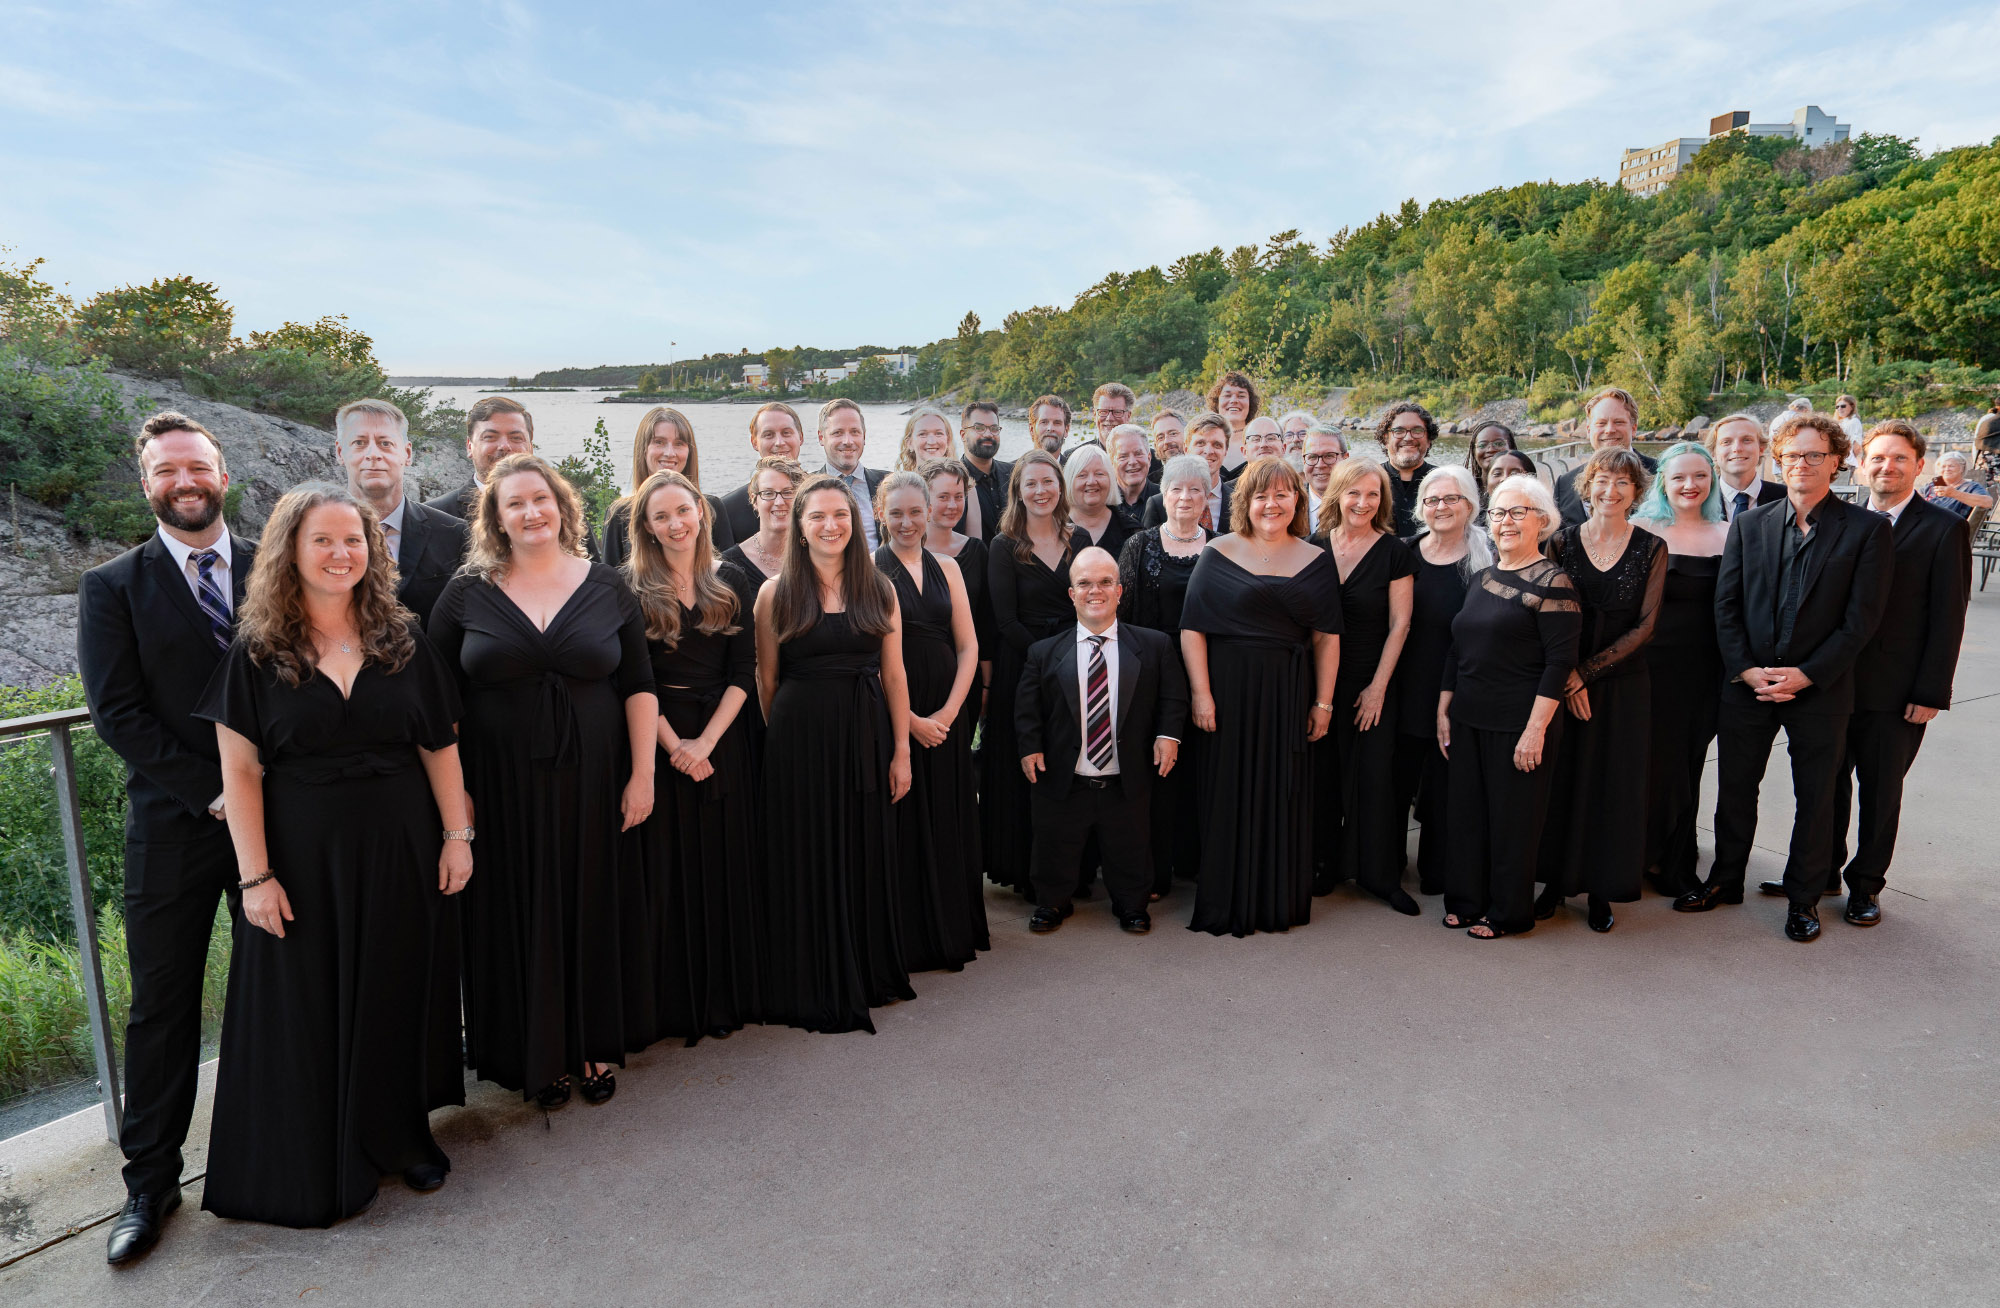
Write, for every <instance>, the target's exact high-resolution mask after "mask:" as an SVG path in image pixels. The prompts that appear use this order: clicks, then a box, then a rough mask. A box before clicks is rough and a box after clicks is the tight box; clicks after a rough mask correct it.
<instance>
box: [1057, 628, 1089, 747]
mask: <svg viewBox="0 0 2000 1308" xmlns="http://www.w3.org/2000/svg"><path fill="white" fill-rule="evenodd" d="M1063 635H1064V641H1063V645H1062V652H1061V653H1060V654H1058V655H1056V661H1055V664H1054V666H1053V667H1052V669H1051V673H1052V675H1054V676H1055V677H1057V678H1059V679H1060V684H1061V686H1062V694H1061V695H1060V696H1058V698H1060V699H1061V700H1062V703H1063V707H1064V708H1066V709H1068V710H1069V716H1070V720H1071V721H1073V722H1075V723H1076V726H1077V739H1078V740H1081V739H1082V738H1083V692H1082V690H1081V689H1079V688H1078V685H1077V679H1076V633H1075V632H1074V631H1068V632H1064V633H1063Z"/></svg>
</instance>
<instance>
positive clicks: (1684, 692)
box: [1632, 441, 1729, 896]
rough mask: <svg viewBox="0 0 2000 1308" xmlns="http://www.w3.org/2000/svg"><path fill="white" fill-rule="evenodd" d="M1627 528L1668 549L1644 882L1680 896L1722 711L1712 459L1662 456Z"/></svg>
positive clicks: (1694, 446)
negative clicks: (1637, 527)
mask: <svg viewBox="0 0 2000 1308" xmlns="http://www.w3.org/2000/svg"><path fill="white" fill-rule="evenodd" d="M1632 520H1633V521H1634V522H1636V523H1638V524H1639V525H1640V526H1641V527H1644V528H1646V529H1647V530H1648V531H1650V532H1653V533H1654V534H1655V535H1657V536H1659V537H1660V538H1661V539H1662V540H1664V541H1666V543H1667V583H1666V589H1665V591H1664V592H1663V593H1662V595H1661V598H1660V620H1659V622H1658V623H1656V624H1655V625H1654V628H1653V643H1652V644H1651V645H1649V646H1647V647H1646V655H1647V657H1646V664H1647V669H1648V672H1649V673H1650V675H1651V679H1652V683H1653V701H1652V709H1653V711H1652V719H1653V729H1652V745H1653V748H1652V760H1651V765H1650V766H1649V767H1648V769H1647V776H1648V777H1649V778H1650V781H1649V784H1648V785H1647V788H1646V791H1647V799H1648V802H1647V805H1646V874H1647V878H1648V879H1649V880H1650V881H1651V882H1652V883H1653V889H1655V890H1657V891H1659V892H1660V893H1661V894H1663V895H1669V896H1680V895H1684V894H1686V893H1687V892H1688V891H1690V890H1694V889H1696V888H1698V887H1699V886H1700V884H1701V880H1700V878H1699V877H1697V876H1696V875H1695V864H1696V860H1697V858H1698V850H1697V846H1696V842H1695V822H1696V819H1697V817H1698V812H1697V810H1698V809H1699V808H1700V803H1701V773H1702V769H1703V768H1705V767H1706V766H1707V765H1708V747H1709V746H1710V745H1711V744H1712V743H1714V741H1715V730H1716V716H1717V714H1718V713H1719V711H1720V709H1721V704H1722V648H1721V646H1720V645H1718V644H1717V642H1716V636H1715V580H1716V577H1717V576H1718V575H1719V574H1720V573H1721V570H1722V547H1723V545H1724V544H1725V543H1726V542H1727V541H1728V539H1729V527H1728V525H1727V524H1726V523H1724V522H1723V520H1722V484H1721V479H1720V478H1719V477H1717V476H1716V472H1715V461H1714V459H1713V458H1711V457H1710V455H1709V453H1708V451H1707V450H1706V449H1704V448H1702V446H1701V445H1700V444H1698V443H1697V442H1694V441H1683V442H1681V443H1680V444H1678V445H1674V446H1672V447H1670V448H1669V449H1668V450H1667V452H1666V453H1665V454H1663V455H1661V456H1660V470H1659V473H1658V476H1657V479H1656V480H1655V481H1654V483H1653V490H1652V493H1651V494H1650V495H1648V496H1647V497H1646V502H1645V504H1644V505H1642V506H1641V507H1640V508H1639V510H1638V511H1637V512H1635V513H1633V515H1632Z"/></svg>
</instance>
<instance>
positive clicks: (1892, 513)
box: [1868, 489, 1917, 527]
mask: <svg viewBox="0 0 2000 1308" xmlns="http://www.w3.org/2000/svg"><path fill="white" fill-rule="evenodd" d="M1915 498H1917V492H1916V491H1915V489H1912V490H1911V491H1910V493H1909V494H1908V495H1905V496H1904V497H1903V498H1902V499H1901V500H1900V501H1898V502H1897V503H1895V504H1883V503H1882V502H1881V501H1880V500H1878V499H1876V498H1875V492H1873V491H1870V492H1869V493H1868V507H1869V508H1870V509H1871V510H1873V511H1874V512H1876V513H1886V514H1888V515H1889V525H1890V526H1891V527H1894V526H1895V525H1896V524H1898V523H1900V522H1901V521H1902V520H1903V510H1904V509H1907V508H1909V507H1910V501H1911V500H1913V499H1915Z"/></svg>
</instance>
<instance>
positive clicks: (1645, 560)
mask: <svg viewBox="0 0 2000 1308" xmlns="http://www.w3.org/2000/svg"><path fill="white" fill-rule="evenodd" d="M1634 539H1635V540H1638V541H1640V542H1641V547H1640V548H1639V549H1637V550H1634V551H1633V556H1634V557H1633V559H1632V561H1631V563H1630V564H1629V566H1630V567H1631V568H1632V570H1633V571H1634V572H1641V571H1643V573H1644V576H1645V582H1644V583H1643V584H1644V587H1645V593H1644V595H1643V596H1642V597H1641V599H1640V601H1639V620H1638V621H1637V622H1635V623H1634V624H1633V625H1632V628H1631V630H1629V631H1627V632H1626V633H1625V634H1624V635H1622V636H1620V637H1619V638H1618V639H1616V640H1614V641H1612V642H1611V643H1610V644H1609V645H1606V646H1605V647H1604V648H1603V649H1601V650H1599V651H1597V653H1595V654H1593V655H1591V656H1590V657H1589V658H1587V659H1585V660H1584V661H1583V662H1581V663H1579V664H1577V668H1576V671H1577V675H1578V676H1580V677H1582V678H1583V680H1584V684H1585V685H1588V684H1590V683H1591V682H1593V681H1595V680H1597V678H1599V677H1601V676H1603V675H1604V674H1605V673H1606V672H1609V671H1610V670H1611V669H1612V668H1615V667H1617V666H1618V665H1619V664H1620V663H1623V662H1624V661H1625V660H1626V659H1628V658H1630V657H1632V655H1633V654H1634V653H1635V652H1637V651H1638V650H1641V649H1644V648H1645V647H1646V644H1647V642H1649V641H1651V640H1652V639H1653V630H1654V628H1655V626H1656V625H1657V624H1658V622H1659V617H1660V600H1661V598H1662V597H1663V596H1664V595H1665V594H1666V590H1667V543H1666V541H1664V540H1662V539H1661V538H1660V537H1658V536H1655V535H1653V534H1652V533H1651V532H1640V533H1639V534H1638V535H1637V536H1635V537H1634Z"/></svg>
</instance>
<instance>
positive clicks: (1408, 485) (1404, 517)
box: [1340, 461, 1437, 661]
mask: <svg viewBox="0 0 2000 1308" xmlns="http://www.w3.org/2000/svg"><path fill="white" fill-rule="evenodd" d="M1386 471H1387V472H1388V474H1389V500H1390V502H1391V504H1392V505H1393V507H1394V508H1395V511H1396V526H1395V531H1396V534H1397V535H1398V536H1414V535H1415V534H1416V533H1417V529H1418V528H1419V527H1422V526H1423V524H1422V523H1421V522H1418V521H1417V491H1418V490H1419V489H1421V488H1422V486H1423V484H1424V478H1426V477H1428V476H1430V475H1431V474H1432V473H1434V472H1436V471H1437V465H1435V464H1433V463H1430V462H1428V461H1426V462H1423V463H1419V464H1418V465H1417V466H1416V468H1415V469H1414V470H1413V471H1412V472H1411V473H1410V479H1409V480H1408V481H1404V480H1403V478H1402V474H1401V473H1399V472H1397V471H1396V469H1394V468H1389V469H1386ZM1340 656H1341V659H1342V661H1345V660H1346V658H1347V651H1346V650H1344V649H1343V650H1342V651H1341V652H1340Z"/></svg>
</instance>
